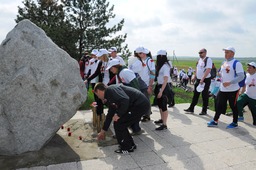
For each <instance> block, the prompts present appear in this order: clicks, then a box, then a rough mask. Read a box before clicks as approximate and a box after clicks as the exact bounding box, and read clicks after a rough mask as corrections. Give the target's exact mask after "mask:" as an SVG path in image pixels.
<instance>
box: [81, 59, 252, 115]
mask: <svg viewBox="0 0 256 170" xmlns="http://www.w3.org/2000/svg"><path fill="white" fill-rule="evenodd" d="M197 60H198V58H184V59H178V61H176V60H174V61H172V63H173V65H174V66H176V67H177V68H178V69H179V70H180V69H185V70H187V69H188V68H189V67H192V68H193V69H195V65H196V62H197ZM212 60H213V62H214V64H215V66H216V67H217V69H218V68H220V66H221V63H222V62H223V59H222V58H212ZM238 60H239V61H241V63H242V64H243V66H244V69H246V63H248V62H249V61H250V60H249V59H238ZM173 91H174V92H175V103H176V104H179V103H191V101H192V97H193V92H186V91H185V90H184V89H182V88H179V87H174V88H173ZM153 97H154V96H151V103H152V100H153ZM93 99H94V97H93V93H92V91H91V88H90V90H89V92H88V99H87V100H86V102H85V103H84V104H83V105H82V107H81V108H80V109H81V110H87V109H90V104H91V103H92V102H93ZM198 106H202V98H201V96H200V98H199V101H198ZM209 109H210V110H214V101H213V98H210V99H209ZM227 111H230V110H227Z"/></svg>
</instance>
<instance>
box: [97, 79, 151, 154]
mask: <svg viewBox="0 0 256 170" xmlns="http://www.w3.org/2000/svg"><path fill="white" fill-rule="evenodd" d="M94 93H95V94H96V95H97V96H98V97H99V98H100V99H101V100H102V101H103V103H104V104H106V105H107V107H108V113H107V115H106V119H105V122H104V125H103V128H102V130H101V131H100V133H99V134H98V139H99V140H101V139H104V136H105V132H106V131H107V130H108V128H109V126H110V124H111V122H112V119H113V122H114V129H115V134H116V139H117V142H118V144H119V145H120V148H119V149H117V150H115V152H116V153H128V152H133V151H134V149H136V145H135V143H134V141H133V138H132V136H131V135H130V133H129V131H128V127H130V126H131V125H132V124H134V123H136V122H139V121H140V120H141V117H142V116H143V114H144V113H145V111H147V110H149V109H150V102H149V100H148V99H147V97H145V95H144V94H143V93H141V92H140V91H139V90H137V89H135V88H132V87H128V86H124V85H120V84H118V85H111V86H108V87H107V86H106V85H104V84H103V83H97V84H96V86H95V87H94Z"/></svg>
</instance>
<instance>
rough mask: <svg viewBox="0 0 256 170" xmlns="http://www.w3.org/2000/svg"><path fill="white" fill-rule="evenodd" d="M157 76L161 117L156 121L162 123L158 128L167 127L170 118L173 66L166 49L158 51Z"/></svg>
mask: <svg viewBox="0 0 256 170" xmlns="http://www.w3.org/2000/svg"><path fill="white" fill-rule="evenodd" d="M156 63H157V66H156V78H157V84H158V87H157V92H156V94H157V105H158V107H159V111H160V115H161V119H160V120H158V121H155V123H156V124H160V126H159V127H158V128H156V130H165V129H167V124H166V122H167V118H168V110H167V104H168V94H169V92H170V86H169V84H168V82H169V81H170V79H171V77H170V69H171V66H170V64H169V62H168V59H167V52H166V51H165V50H159V51H158V52H157V60H156Z"/></svg>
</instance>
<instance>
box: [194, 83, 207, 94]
mask: <svg viewBox="0 0 256 170" xmlns="http://www.w3.org/2000/svg"><path fill="white" fill-rule="evenodd" d="M204 85H205V83H203V84H198V86H197V87H196V91H197V92H199V93H200V92H202V91H203V90H204Z"/></svg>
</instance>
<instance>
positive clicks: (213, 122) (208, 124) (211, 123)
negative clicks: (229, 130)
mask: <svg viewBox="0 0 256 170" xmlns="http://www.w3.org/2000/svg"><path fill="white" fill-rule="evenodd" d="M207 126H208V127H216V126H218V122H215V121H214V120H211V121H210V122H208V123H207Z"/></svg>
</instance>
